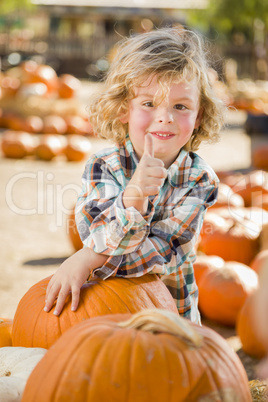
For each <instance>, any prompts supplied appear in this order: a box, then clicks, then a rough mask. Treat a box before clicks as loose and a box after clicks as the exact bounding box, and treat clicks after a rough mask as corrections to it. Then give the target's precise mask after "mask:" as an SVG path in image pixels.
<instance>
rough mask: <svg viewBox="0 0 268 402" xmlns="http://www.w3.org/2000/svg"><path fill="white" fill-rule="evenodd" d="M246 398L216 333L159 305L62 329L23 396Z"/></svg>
mask: <svg viewBox="0 0 268 402" xmlns="http://www.w3.org/2000/svg"><path fill="white" fill-rule="evenodd" d="M36 401H40V402H41V401H42V402H67V401H68V402H97V401H117V402H126V401H129V402H151V401H153V402H165V401H170V402H171V401H174V402H175V401H176V402H182V401H184V402H185V401H189V402H190V401H200V402H202V401H241V402H242V401H243V402H248V401H251V396H250V391H249V386H248V380H247V375H246V372H245V369H244V367H243V365H242V363H241V361H240V360H239V358H238V356H237V355H236V354H235V352H234V351H233V350H232V349H231V348H230V346H229V345H228V344H227V342H226V341H225V340H224V339H223V338H222V337H221V336H220V335H219V334H217V333H216V332H215V331H213V330H212V329H210V328H207V327H204V326H203V327H201V326H198V325H194V324H192V323H190V322H189V321H187V320H186V319H184V318H182V317H180V316H179V315H174V314H171V313H170V314H166V312H162V311H161V310H157V309H155V310H145V311H142V312H140V313H137V314H135V315H133V316H129V315H128V314H121V315H113V316H103V317H96V318H93V319H92V320H86V321H84V322H83V323H80V324H78V325H76V326H74V327H73V328H71V329H70V330H69V331H68V332H66V333H65V334H64V335H63V336H62V337H61V338H60V339H59V340H58V341H57V343H56V344H55V345H54V346H53V347H52V348H51V349H50V350H48V352H47V353H46V355H45V356H44V358H43V359H42V360H41V361H40V362H39V363H38V364H37V366H36V367H35V369H34V370H33V371H32V373H31V375H30V377H29V379H28V382H27V384H26V388H25V391H24V394H23V398H22V402H36Z"/></svg>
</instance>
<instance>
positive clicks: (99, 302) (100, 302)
mask: <svg viewBox="0 0 268 402" xmlns="http://www.w3.org/2000/svg"><path fill="white" fill-rule="evenodd" d="M94 282H95V283H94ZM88 285H90V286H94V287H95V290H94V300H95V299H97V302H96V300H95V302H93V303H92V304H91V305H90V306H91V308H92V306H93V308H94V309H95V312H93V314H91V315H90V316H89V314H88V312H87V315H88V317H89V318H92V317H96V316H98V315H104V314H103V313H102V311H103V308H105V309H107V305H106V303H105V302H104V301H103V298H102V297H101V296H100V294H99V292H98V291H99V289H100V287H101V282H100V281H94V280H91V281H90V282H88ZM104 291H105V289H104ZM81 293H82V292H81ZM80 297H82V299H83V300H86V296H84V295H83V294H81V296H80ZM99 306H101V307H100V308H98V307H99ZM106 313H107V314H108V312H107V311H106Z"/></svg>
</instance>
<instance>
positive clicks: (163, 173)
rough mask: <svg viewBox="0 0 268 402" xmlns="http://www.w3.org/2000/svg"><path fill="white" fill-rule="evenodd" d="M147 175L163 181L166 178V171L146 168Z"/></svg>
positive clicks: (158, 167)
mask: <svg viewBox="0 0 268 402" xmlns="http://www.w3.org/2000/svg"><path fill="white" fill-rule="evenodd" d="M147 173H148V175H149V176H150V177H156V178H159V179H165V178H166V177H167V169H165V168H164V167H160V166H155V167H152V166H150V167H148V169H147Z"/></svg>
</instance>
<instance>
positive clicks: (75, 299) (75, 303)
mask: <svg viewBox="0 0 268 402" xmlns="http://www.w3.org/2000/svg"><path fill="white" fill-rule="evenodd" d="M79 297H80V288H78V287H73V288H72V306H71V310H72V311H75V310H76V309H77V307H78V304H79Z"/></svg>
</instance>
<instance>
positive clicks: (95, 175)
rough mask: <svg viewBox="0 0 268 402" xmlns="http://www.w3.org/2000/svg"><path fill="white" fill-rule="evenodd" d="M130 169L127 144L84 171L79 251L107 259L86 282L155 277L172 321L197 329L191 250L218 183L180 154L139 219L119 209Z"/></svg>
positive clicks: (133, 162) (132, 158)
mask: <svg viewBox="0 0 268 402" xmlns="http://www.w3.org/2000/svg"><path fill="white" fill-rule="evenodd" d="M138 162H139V160H138V157H137V155H136V154H135V151H134V149H133V146H132V143H131V141H130V139H129V137H127V138H126V140H125V143H124V144H123V145H119V146H115V147H113V148H109V149H104V150H102V151H100V152H98V153H97V154H96V155H93V156H92V157H91V158H90V159H89V160H88V162H87V164H86V168H85V171H84V174H83V177H82V184H83V186H82V193H81V194H80V196H79V198H78V201H77V206H76V223H77V227H78V231H79V235H80V237H81V240H82V242H83V244H84V247H90V248H92V249H93V250H94V251H95V252H96V253H101V254H104V255H107V256H108V259H107V261H106V263H105V264H104V265H103V266H102V267H100V268H97V269H95V270H94V275H97V276H99V277H101V278H102V279H106V278H108V277H109V276H115V275H116V276H122V277H127V276H128V277H135V276H141V275H144V274H146V273H149V272H150V273H156V274H159V275H160V277H161V279H162V281H163V282H164V283H165V284H166V286H167V287H168V289H169V291H170V293H171V294H172V296H173V298H174V299H175V301H176V304H177V307H178V311H179V313H180V314H181V315H183V316H184V317H186V318H188V319H190V320H191V321H193V322H197V323H200V316H199V312H198V307H197V302H198V289H197V286H196V282H195V278H194V271H193V261H194V259H195V250H194V248H195V243H196V241H197V238H198V236H199V233H200V230H201V227H202V224H203V219H204V214H205V211H206V208H207V207H209V206H211V205H213V204H214V203H215V202H216V198H217V192H218V189H217V186H218V178H217V176H216V174H215V173H214V171H213V170H212V169H211V168H210V167H209V166H208V165H207V164H206V162H204V161H203V160H202V159H201V158H200V157H199V156H198V155H197V154H195V153H192V152H190V153H189V152H186V151H185V150H184V149H182V150H181V151H180V153H179V155H178V157H177V159H176V160H175V161H174V163H173V164H172V165H171V166H170V167H169V168H168V175H167V178H166V180H165V183H164V185H163V186H162V187H161V189H160V191H159V194H157V195H155V196H150V197H149V203H148V209H147V213H146V214H145V215H141V214H140V212H138V211H137V210H136V209H135V208H134V207H129V208H125V207H124V205H123V201H122V195H123V192H124V189H125V188H126V186H127V184H128V183H129V181H130V179H131V177H132V175H133V173H134V171H135V169H136V166H137V164H138Z"/></svg>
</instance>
